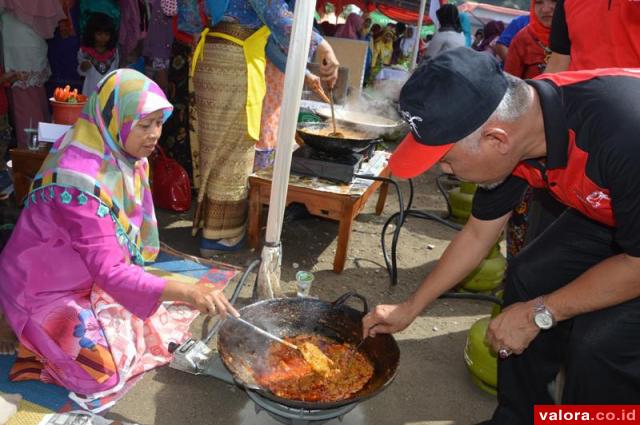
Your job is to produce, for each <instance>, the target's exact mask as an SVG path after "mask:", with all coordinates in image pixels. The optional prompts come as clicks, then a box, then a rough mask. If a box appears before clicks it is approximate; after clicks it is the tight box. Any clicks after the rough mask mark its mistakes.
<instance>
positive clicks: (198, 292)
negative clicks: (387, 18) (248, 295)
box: [188, 284, 240, 319]
mask: <svg viewBox="0 0 640 425" xmlns="http://www.w3.org/2000/svg"><path fill="white" fill-rule="evenodd" d="M190 298H191V299H190V300H189V301H188V302H189V304H191V305H192V306H194V307H195V308H197V309H198V310H200V312H201V313H205V314H209V315H214V314H219V315H221V316H222V318H223V319H224V318H225V317H226V316H227V314H232V315H234V316H236V317H239V316H240V313H238V311H237V310H236V309H235V308H234V307H233V306H232V305H231V303H230V302H229V300H227V297H226V296H225V295H224V293H223V292H222V291H221V290H219V289H214V288H213V287H212V286H211V285H207V284H198V285H195V286H193V287H192V290H191V292H190Z"/></svg>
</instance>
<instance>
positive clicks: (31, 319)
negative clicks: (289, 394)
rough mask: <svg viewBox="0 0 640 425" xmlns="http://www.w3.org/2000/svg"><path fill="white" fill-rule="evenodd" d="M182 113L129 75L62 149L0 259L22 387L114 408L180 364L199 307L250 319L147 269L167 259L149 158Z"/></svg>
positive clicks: (43, 172) (105, 84)
mask: <svg viewBox="0 0 640 425" xmlns="http://www.w3.org/2000/svg"><path fill="white" fill-rule="evenodd" d="M172 109H173V107H172V106H171V104H170V103H169V102H168V101H167V100H166V97H165V95H164V93H163V92H162V90H161V89H160V88H159V87H158V85H157V84H156V83H155V82H153V81H152V80H150V79H149V78H147V77H146V76H144V75H143V74H141V73H139V72H137V71H134V70H130V69H120V70H117V71H114V72H111V73H110V74H107V75H106V76H105V77H104V78H103V79H102V80H101V81H100V83H99V84H98V91H97V92H95V93H94V94H92V95H91V97H90V98H89V100H88V102H87V105H86V106H85V108H84V110H83V112H82V115H81V116H80V118H79V119H78V121H77V122H76V123H75V125H74V126H73V127H72V129H71V130H70V131H68V132H67V133H66V135H65V136H64V137H63V138H61V139H59V140H58V141H57V142H56V143H55V144H54V145H53V147H52V148H51V151H50V153H49V155H48V157H47V158H46V160H45V162H44V164H43V166H42V168H41V169H40V171H39V172H38V174H37V175H36V176H35V179H34V182H33V185H32V187H31V191H30V192H29V194H28V195H27V198H26V201H25V206H24V210H23V211H22V213H21V215H20V218H19V220H18V223H17V225H16V228H15V230H14V232H13V234H12V236H11V239H10V240H9V242H8V244H7V246H6V247H5V249H4V250H3V251H2V254H1V255H0V306H1V307H2V310H3V312H4V313H5V316H6V319H7V321H8V323H9V324H10V325H11V327H12V328H13V331H14V332H15V333H16V335H17V338H18V340H19V342H20V347H19V352H18V356H17V360H16V362H15V365H14V366H13V369H12V371H11V373H10V375H11V379H12V380H14V381H21V380H30V379H35V380H40V381H43V382H46V383H55V384H57V385H60V386H63V387H65V388H67V389H68V390H70V391H72V393H71V395H70V397H71V398H72V399H73V400H74V401H76V402H77V403H78V404H80V406H82V407H83V408H85V409H88V410H91V409H102V408H105V407H106V406H105V405H104V404H103V401H104V400H107V399H113V398H115V399H117V398H118V396H119V395H120V394H121V390H122V389H123V388H124V387H125V386H126V385H127V383H128V381H130V380H131V379H133V378H134V377H136V376H137V375H139V374H141V373H142V372H144V371H146V370H149V369H151V368H154V367H156V366H159V365H162V364H165V363H168V362H169V361H170V359H171V354H170V353H169V352H168V351H167V347H168V345H169V343H171V342H174V343H177V344H180V343H182V342H183V341H184V340H185V339H186V338H187V337H188V336H189V333H188V331H189V325H190V323H191V321H192V320H193V319H194V318H195V316H196V313H195V311H193V310H192V309H191V308H190V307H189V305H190V306H192V307H195V308H196V309H197V310H199V311H201V312H202V313H206V314H220V315H221V316H223V317H224V316H225V315H227V314H232V315H235V316H237V315H238V312H237V311H236V310H235V309H234V308H233V306H232V305H231V304H230V303H229V301H228V300H227V299H226V297H225V296H224V294H223V293H222V292H221V291H220V290H217V289H213V288H212V287H210V286H206V285H188V284H185V283H181V282H177V281H172V280H168V279H164V278H160V277H156V276H154V275H151V274H149V273H147V272H145V271H144V269H143V267H142V266H143V265H144V262H145V261H152V260H153V259H155V257H156V255H157V254H158V248H159V239H158V226H157V222H156V217H155V212H154V206H153V199H152V197H151V192H150V188H149V179H148V166H149V164H148V161H147V157H148V156H149V155H150V154H151V153H152V152H153V151H154V149H155V147H156V144H157V143H158V139H159V137H160V133H161V131H162V125H163V123H164V121H165V120H166V119H167V118H168V117H169V115H170V114H171V112H172ZM164 301H180V302H182V303H181V304H174V303H163V302H164ZM185 304H187V305H185Z"/></svg>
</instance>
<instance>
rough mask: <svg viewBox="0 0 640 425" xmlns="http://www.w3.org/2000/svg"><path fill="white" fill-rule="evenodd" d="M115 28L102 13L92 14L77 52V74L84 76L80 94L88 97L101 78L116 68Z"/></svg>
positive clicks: (117, 58) (116, 40) (110, 20)
mask: <svg viewBox="0 0 640 425" xmlns="http://www.w3.org/2000/svg"><path fill="white" fill-rule="evenodd" d="M117 42H118V37H117V36H116V26H115V23H114V22H113V20H112V19H111V18H110V17H109V16H108V15H105V14H104V13H92V14H91V16H90V17H89V21H88V23H87V28H86V30H85V33H84V37H83V43H82V46H81V47H80V50H79V51H78V73H79V74H80V75H82V76H84V85H83V86H82V94H84V95H87V96H90V95H91V93H93V92H94V91H95V90H96V86H97V84H98V82H99V81H100V80H101V79H102V77H103V76H105V75H106V74H108V73H109V72H111V71H113V70H115V69H117V68H118V62H119V56H118V49H117V47H116V43H117Z"/></svg>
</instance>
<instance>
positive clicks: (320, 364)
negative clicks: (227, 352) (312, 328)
mask: <svg viewBox="0 0 640 425" xmlns="http://www.w3.org/2000/svg"><path fill="white" fill-rule="evenodd" d="M227 317H231V318H232V319H235V320H237V321H238V322H240V323H242V324H244V325H246V326H248V327H250V328H251V329H252V330H254V331H255V332H257V333H259V334H260V335H263V336H265V337H267V338H269V339H272V340H274V341H277V342H279V343H281V344H284V345H286V346H287V347H289V348H291V349H292V350H296V351H298V352H300V354H302V357H303V358H304V360H305V361H306V362H307V363H309V366H311V369H313V371H314V372H316V373H318V374H320V375H322V376H325V377H326V376H328V375H329V374H330V372H331V367H332V366H333V360H331V359H330V358H329V357H327V355H326V354H324V353H323V352H322V351H321V350H320V348H318V347H317V346H315V345H314V344H312V343H310V342H304V343H302V346H300V347H298V346H297V345H295V344H292V343H290V342H289V341H285V340H284V339H282V338H280V337H278V336H275V335H274V334H272V333H271V332H267V331H265V330H264V329H262V328H259V327H258V326H256V325H254V324H253V323H251V322H247V321H246V320H244V319H243V318H242V317H236V316H234V315H232V314H230V315H229V316H227Z"/></svg>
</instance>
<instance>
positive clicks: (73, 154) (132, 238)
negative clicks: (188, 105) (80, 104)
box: [26, 69, 173, 264]
mask: <svg viewBox="0 0 640 425" xmlns="http://www.w3.org/2000/svg"><path fill="white" fill-rule="evenodd" d="M158 110H162V111H163V115H164V117H163V120H164V121H166V120H167V118H169V116H170V115H171V112H172V111H173V106H172V105H171V103H169V101H168V100H167V98H166V97H165V95H164V93H163V92H162V90H161V89H160V87H158V85H157V84H156V83H155V82H153V81H152V80H151V79H149V78H147V77H146V76H144V75H143V74H141V73H139V72H138V71H134V70H132V69H119V70H116V71H113V72H111V73H109V74H107V75H106V76H105V77H104V78H103V79H102V80H101V81H100V83H98V91H96V92H95V93H94V94H92V95H91V97H90V98H89V100H88V101H87V104H86V105H85V107H84V109H83V111H82V114H81V115H80V117H79V118H78V120H77V121H76V123H75V125H74V126H73V128H72V129H71V130H70V131H68V132H67V134H66V135H65V136H64V137H62V138H60V139H58V141H56V143H55V144H54V145H53V147H52V148H51V151H50V153H49V156H47V158H46V160H45V162H44V164H43V166H42V168H41V169H40V171H39V172H38V174H37V175H36V177H35V179H34V181H33V185H32V188H31V192H30V194H29V195H28V196H27V199H26V202H27V205H28V204H29V203H30V202H31V204H32V207H33V206H35V205H36V204H37V201H38V198H37V196H36V195H37V194H36V192H37V191H41V192H43V193H41V194H40V197H41V198H42V199H44V198H45V197H46V190H45V189H46V188H47V187H48V186H61V187H74V188H76V189H78V190H80V191H81V194H80V195H79V196H78V197H77V199H76V200H75V201H74V200H73V199H71V198H72V196H71V195H70V194H69V192H67V191H66V190H65V192H64V193H62V195H61V199H62V202H64V203H66V204H69V203H71V202H75V203H77V204H78V205H83V204H85V203H86V202H87V196H92V197H94V198H96V199H98V200H99V201H100V208H99V209H98V211H97V214H98V216H101V217H104V216H105V215H107V214H110V215H111V217H112V219H113V220H114V222H116V223H117V224H118V226H117V236H118V239H119V240H120V242H121V243H123V244H124V243H126V244H127V247H128V249H129V253H130V254H131V256H132V258H133V260H134V261H135V262H136V263H138V264H140V263H142V262H143V261H151V260H153V259H155V257H156V255H157V253H158V249H159V238H158V226H157V222H156V216H155V211H154V207H153V199H152V197H151V190H150V187H149V163H148V161H147V159H146V158H142V159H140V158H134V157H132V156H130V155H129V154H127V153H126V152H125V151H124V146H125V142H126V140H127V137H128V135H129V134H130V133H131V129H132V128H133V127H134V126H135V125H136V124H137V122H138V121H139V120H140V119H143V118H144V117H145V116H146V115H148V114H150V113H152V112H155V111H158ZM49 194H50V196H53V189H52V188H50V189H49Z"/></svg>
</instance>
